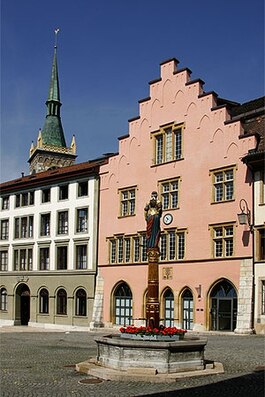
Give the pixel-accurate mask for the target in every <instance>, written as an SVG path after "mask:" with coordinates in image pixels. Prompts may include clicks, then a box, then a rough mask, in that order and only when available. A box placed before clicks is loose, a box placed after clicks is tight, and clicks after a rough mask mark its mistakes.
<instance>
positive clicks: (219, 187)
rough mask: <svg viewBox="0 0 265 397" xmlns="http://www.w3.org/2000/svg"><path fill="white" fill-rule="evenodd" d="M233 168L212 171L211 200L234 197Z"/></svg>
mask: <svg viewBox="0 0 265 397" xmlns="http://www.w3.org/2000/svg"><path fill="white" fill-rule="evenodd" d="M234 170H235V168H234V167H233V168H228V169H225V170H216V171H213V200H214V202H215V203H218V202H223V201H229V200H233V199H234V179H235V177H234Z"/></svg>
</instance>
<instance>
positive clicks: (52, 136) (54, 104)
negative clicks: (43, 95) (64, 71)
mask: <svg viewBox="0 0 265 397" xmlns="http://www.w3.org/2000/svg"><path fill="white" fill-rule="evenodd" d="M58 32H59V29H56V30H55V46H54V55H53V62H52V73H51V80H50V88H49V94H48V99H47V101H46V106H47V115H46V120H45V124H44V127H43V130H42V141H43V143H44V144H45V145H52V146H57V147H66V142H65V137H64V132H63V126H62V122H61V117H60V108H61V105H62V104H61V102H60V89H59V78H58V66H57V34H58Z"/></svg>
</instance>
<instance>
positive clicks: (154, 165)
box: [150, 157, 185, 168]
mask: <svg viewBox="0 0 265 397" xmlns="http://www.w3.org/2000/svg"><path fill="white" fill-rule="evenodd" d="M183 160H185V159H184V157H181V158H180V159H175V160H170V161H164V162H163V163H159V164H152V165H151V166H150V167H151V168H153V167H160V166H161V165H166V164H171V163H175V162H176V161H183Z"/></svg>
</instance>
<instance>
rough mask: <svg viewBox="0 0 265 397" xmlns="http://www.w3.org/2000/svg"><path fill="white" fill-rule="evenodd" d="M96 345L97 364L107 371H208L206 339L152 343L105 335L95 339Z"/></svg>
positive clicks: (163, 372) (161, 372)
mask: <svg viewBox="0 0 265 397" xmlns="http://www.w3.org/2000/svg"><path fill="white" fill-rule="evenodd" d="M95 342H96V344H97V357H96V361H95V364H97V365H100V366H103V367H105V368H111V369H116V370H119V371H130V370H132V369H133V368H137V369H140V368H142V369H143V371H144V369H153V370H154V371H155V372H156V373H157V374H172V373H178V372H186V371H196V370H203V369H205V360H204V350H205V346H206V344H207V338H199V337H189V336H188V335H185V337H184V339H183V340H178V341H150V340H134V339H126V338H121V337H120V335H106V336H101V337H96V338H95Z"/></svg>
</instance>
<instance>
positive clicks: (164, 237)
mask: <svg viewBox="0 0 265 397" xmlns="http://www.w3.org/2000/svg"><path fill="white" fill-rule="evenodd" d="M184 257H185V231H177V232H176V230H169V231H167V232H164V233H162V234H161V237H160V259H161V261H165V260H167V261H176V260H182V259H184Z"/></svg>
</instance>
